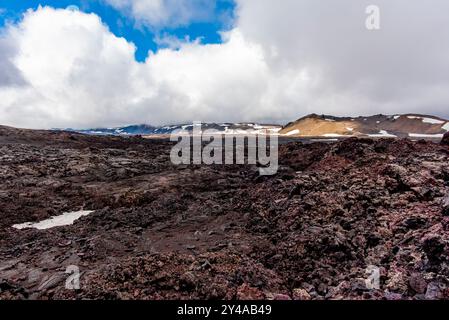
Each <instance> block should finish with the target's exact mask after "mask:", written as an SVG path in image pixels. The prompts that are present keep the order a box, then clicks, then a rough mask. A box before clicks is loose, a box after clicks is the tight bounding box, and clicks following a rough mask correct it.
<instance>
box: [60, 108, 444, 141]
mask: <svg viewBox="0 0 449 320" xmlns="http://www.w3.org/2000/svg"><path fill="white" fill-rule="evenodd" d="M193 128H194V125H193V124H179V125H170V126H161V127H155V126H151V125H145V124H141V125H131V126H125V127H118V128H96V129H83V130H77V129H66V131H73V132H79V133H84V134H91V135H142V136H151V135H169V134H171V133H172V132H174V131H176V130H182V131H186V132H189V133H191V132H192V131H193ZM209 129H214V130H217V131H218V132H220V133H223V134H234V135H236V134H237V135H238V134H242V135H243V134H259V133H262V134H263V133H270V134H279V135H280V136H286V137H303V138H310V137H319V138H339V137H351V136H368V137H380V138H382V137H386V138H388V137H391V138H394V137H399V138H405V137H409V138H435V139H441V138H442V137H443V134H444V133H446V132H448V131H449V120H446V119H442V118H439V117H434V116H428V115H421V114H403V115H399V114H398V115H382V114H379V115H374V116H367V117H362V116H361V117H335V116H329V115H317V114H310V115H308V116H305V117H303V118H300V119H298V120H296V121H294V122H290V123H288V124H287V125H285V126H284V127H282V126H279V125H271V124H257V123H203V124H201V130H202V131H204V130H209Z"/></svg>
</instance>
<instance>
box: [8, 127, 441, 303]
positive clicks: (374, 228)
mask: <svg viewBox="0 0 449 320" xmlns="http://www.w3.org/2000/svg"><path fill="white" fill-rule="evenodd" d="M171 146H172V144H171V143H170V142H168V141H166V140H160V139H159V140H148V139H147V140H146V139H141V138H139V137H135V138H120V137H92V136H83V135H79V134H69V133H61V132H59V133H53V132H45V131H28V130H18V129H12V128H6V127H0V209H1V210H0V215H1V219H0V299H98V298H100V299H179V298H181V299H447V298H449V289H448V288H449V287H448V285H449V258H448V253H449V196H448V195H449V162H448V160H449V143H448V144H446V145H444V144H441V145H439V144H436V143H433V142H426V141H418V142H412V141H409V140H383V139H380V140H372V139H355V138H351V139H347V140H343V141H339V142H336V143H313V144H304V143H302V142H299V141H298V142H288V143H285V144H282V145H281V146H280V163H281V167H280V169H279V172H278V174H277V175H275V176H268V177H261V176H259V174H258V170H257V168H256V167H254V166H185V165H184V166H175V165H172V164H171V162H170V159H169V153H170V148H171ZM77 210H95V211H94V213H92V214H90V215H88V216H85V217H82V218H80V219H79V220H77V221H76V222H75V224H74V225H70V226H65V227H57V228H52V229H48V230H36V229H24V230H16V229H14V228H12V227H11V226H12V225H13V224H16V223H23V222H28V221H40V220H43V219H47V218H49V217H51V216H55V215H59V214H61V213H64V212H69V211H77ZM70 265H76V266H78V267H79V269H80V271H81V288H80V290H68V289H66V287H65V281H66V278H67V277H68V275H67V274H65V271H66V268H67V267H68V266H70ZM369 266H375V267H377V268H378V270H379V272H380V288H379V289H370V288H367V286H366V282H365V280H366V279H367V277H368V276H369V274H367V273H366V271H367V268H368V267H369Z"/></svg>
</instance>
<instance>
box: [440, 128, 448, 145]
mask: <svg viewBox="0 0 449 320" xmlns="http://www.w3.org/2000/svg"><path fill="white" fill-rule="evenodd" d="M441 144H442V145H443V146H449V131H448V132H446V133H445V134H444V136H443V139H442V140H441Z"/></svg>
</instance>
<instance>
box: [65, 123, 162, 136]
mask: <svg viewBox="0 0 449 320" xmlns="http://www.w3.org/2000/svg"><path fill="white" fill-rule="evenodd" d="M156 129H157V128H156V127H153V126H149V125H146V124H140V125H132V126H126V127H118V128H95V129H65V131H73V132H79V133H84V134H92V135H146V134H153V132H154V130H156Z"/></svg>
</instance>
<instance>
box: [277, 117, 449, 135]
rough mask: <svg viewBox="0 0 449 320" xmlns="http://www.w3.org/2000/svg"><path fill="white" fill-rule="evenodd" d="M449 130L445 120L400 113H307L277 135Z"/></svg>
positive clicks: (378, 133)
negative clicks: (344, 115) (361, 114)
mask: <svg viewBox="0 0 449 320" xmlns="http://www.w3.org/2000/svg"><path fill="white" fill-rule="evenodd" d="M447 131H449V120H446V119H442V118H439V117H434V116H428V115H420V114H404V115H374V116H368V117H355V118H353V117H334V116H327V115H317V114H311V115H308V116H306V117H303V118H301V119H298V120H296V121H294V122H291V123H289V124H287V125H286V126H284V127H283V128H282V130H281V131H280V132H279V134H280V135H284V136H291V137H326V138H335V137H350V136H369V137H401V138H403V137H410V138H438V139H440V138H442V137H443V135H444V134H445V133H446V132H447Z"/></svg>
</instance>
